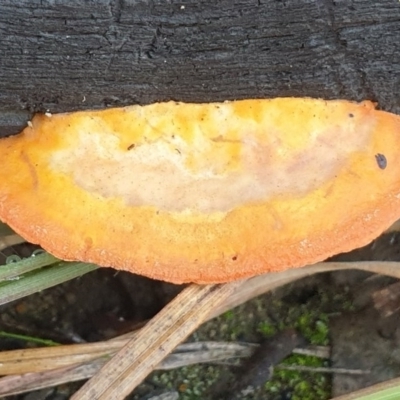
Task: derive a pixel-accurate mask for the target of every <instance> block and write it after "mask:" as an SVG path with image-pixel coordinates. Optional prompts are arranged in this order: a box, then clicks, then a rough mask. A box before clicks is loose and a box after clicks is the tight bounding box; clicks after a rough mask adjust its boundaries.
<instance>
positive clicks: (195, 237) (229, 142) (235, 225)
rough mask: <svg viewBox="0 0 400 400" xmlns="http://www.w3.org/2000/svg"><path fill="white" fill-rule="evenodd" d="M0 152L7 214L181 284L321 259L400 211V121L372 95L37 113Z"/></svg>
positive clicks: (27, 232)
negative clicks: (358, 100) (356, 100)
mask: <svg viewBox="0 0 400 400" xmlns="http://www.w3.org/2000/svg"><path fill="white" fill-rule="evenodd" d="M0 157H1V168H0V219H1V220H2V221H4V222H6V223H7V224H9V225H10V226H11V227H12V228H13V229H14V230H15V231H16V232H17V233H19V234H20V235H21V236H23V237H24V238H26V239H27V240H29V241H30V242H33V243H37V244H40V245H41V246H42V247H43V248H44V249H46V250H48V251H49V252H50V253H52V254H54V255H55V256H57V257H60V258H62V259H65V260H80V261H87V262H92V263H97V264H99V265H101V266H110V267H113V268H116V269H121V270H126V271H131V272H134V273H138V274H142V275H146V276H149V277H152V278H157V279H162V280H166V281H170V282H175V283H182V282H197V283H215V282H226V281H231V280H235V279H239V278H244V277H249V276H253V275H256V274H261V273H264V272H270V271H280V270H284V269H288V268H294V267H301V266H304V265H306V264H310V263H315V262H317V261H321V260H324V259H326V258H327V257H329V256H332V255H334V254H337V253H340V252H345V251H349V250H352V249H354V248H357V247H361V246H363V245H366V244H368V243H369V242H370V241H372V240H373V239H374V238H376V237H377V236H378V235H379V234H381V233H382V232H383V231H384V230H385V229H386V228H388V227H389V226H390V225H391V224H392V223H393V222H394V221H395V220H396V219H397V218H399V217H400V162H399V160H400V117H399V116H397V115H394V114H390V113H387V112H383V111H378V110H376V109H375V107H374V104H373V103H371V102H369V101H365V102H362V103H354V102H349V101H342V100H336V101H324V100H316V99H309V98H298V99H296V98H277V99H271V100H241V101H232V102H224V103H210V104H185V103H176V102H167V103H156V104H151V105H147V106H130V107H125V108H115V109H107V110H102V111H82V112H75V113H69V114H57V115H50V114H48V115H37V116H35V118H34V119H33V120H32V123H31V124H29V126H28V127H26V128H25V129H24V130H23V132H22V133H20V134H18V135H16V136H12V137H8V138H4V139H1V140H0Z"/></svg>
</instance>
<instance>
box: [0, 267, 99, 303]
mask: <svg viewBox="0 0 400 400" xmlns="http://www.w3.org/2000/svg"><path fill="white" fill-rule="evenodd" d="M97 268H98V267H97V266H96V265H94V264H86V263H80V262H72V263H67V262H60V263H59V264H57V265H54V266H50V267H45V268H42V269H40V270H38V271H33V272H31V273H29V274H28V275H23V276H21V277H20V279H18V280H14V281H6V282H4V281H3V283H2V284H0V305H1V304H6V303H9V302H10V301H14V300H17V299H20V298H22V297H25V296H29V295H30V294H33V293H36V292H39V291H41V290H44V289H47V288H49V287H52V286H56V285H58V284H60V283H63V282H66V281H68V280H71V279H73V278H76V277H78V276H81V275H84V274H86V273H88V272H91V271H94V270H95V269H97Z"/></svg>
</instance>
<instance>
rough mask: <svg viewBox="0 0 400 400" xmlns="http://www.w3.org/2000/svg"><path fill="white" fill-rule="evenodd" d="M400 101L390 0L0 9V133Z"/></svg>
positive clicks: (396, 15) (399, 15)
mask: <svg viewBox="0 0 400 400" xmlns="http://www.w3.org/2000/svg"><path fill="white" fill-rule="evenodd" d="M399 94H400V3H399V2H398V1H396V0H380V1H373V0H318V1H314V0H313V1H311V0H286V1H285V0H280V1H279V0H234V1H233V0H213V1H209V0H185V1H183V0H181V1H175V0H169V1H166V0H154V1H150V0H111V1H106V0H96V1H95V0H91V1H90V0H87V1H83V0H42V1H39V0H20V1H14V0H4V1H1V2H0V135H3V136H4V135H5V134H8V133H10V132H12V131H13V130H15V129H17V128H18V127H19V126H20V125H24V124H25V122H26V119H27V118H28V116H29V114H30V113H32V112H45V111H47V110H50V112H53V113H55V112H64V111H71V110H79V109H87V108H103V107H109V106H122V105H128V104H146V103H151V102H156V101H165V100H171V99H172V100H180V101H194V102H210V101H221V100H229V99H242V98H250V97H257V98H260V97H276V96H313V97H323V98H327V99H330V98H346V99H352V100H362V99H371V100H375V101H377V102H378V103H379V105H380V107H381V108H383V109H385V110H388V111H393V112H397V113H400V96H399ZM10 127H11V128H10Z"/></svg>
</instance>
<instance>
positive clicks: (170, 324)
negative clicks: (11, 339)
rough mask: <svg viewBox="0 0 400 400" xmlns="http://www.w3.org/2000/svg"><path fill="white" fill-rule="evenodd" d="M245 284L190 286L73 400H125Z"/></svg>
mask: <svg viewBox="0 0 400 400" xmlns="http://www.w3.org/2000/svg"><path fill="white" fill-rule="evenodd" d="M241 283H242V282H233V283H228V284H222V285H206V286H199V285H190V286H188V287H187V288H186V289H184V290H183V291H182V292H181V293H180V294H179V295H178V296H177V297H176V298H175V299H174V300H172V301H171V302H170V303H169V304H168V305H167V306H166V307H165V308H164V309H163V310H162V311H161V312H160V313H159V314H157V315H156V316H155V317H154V318H153V319H152V320H151V321H150V322H149V323H148V324H147V325H146V326H145V327H144V328H142V330H141V331H140V332H139V334H138V335H137V336H136V337H135V338H134V339H132V340H130V341H129V342H128V344H127V345H125V346H124V347H123V348H122V349H121V350H120V351H119V352H118V353H117V354H116V355H115V356H114V357H113V359H112V360H111V361H109V362H108V363H107V364H106V365H105V366H104V367H103V368H102V369H101V370H100V372H99V373H98V374H96V375H95V376H94V377H93V378H92V379H91V380H89V381H88V382H87V383H86V384H85V385H84V386H83V387H82V388H81V389H80V390H79V391H78V392H77V393H76V394H75V395H74V396H73V397H72V399H75V400H76V399H80V400H91V399H115V400H117V399H124V398H125V397H126V396H127V395H128V394H129V393H130V392H131V391H132V390H133V389H134V388H135V387H136V386H137V385H139V384H140V383H141V382H142V380H143V379H144V378H145V377H146V376H147V375H148V374H149V373H150V372H152V371H153V370H154V369H155V368H156V367H157V365H158V364H159V363H160V362H161V361H162V360H163V359H164V358H165V357H166V356H167V355H168V354H169V353H170V352H171V351H172V350H173V349H174V348H175V347H176V346H177V345H178V344H179V343H181V342H182V341H183V340H184V339H185V338H186V337H187V336H188V335H189V334H190V333H192V332H193V331H194V330H195V329H196V328H197V327H198V326H199V325H200V324H201V323H203V322H204V320H205V319H206V317H207V316H208V314H209V313H210V311H211V310H212V309H213V307H214V305H216V304H218V303H220V302H221V301H223V300H225V299H226V298H227V297H228V296H229V295H230V294H231V293H232V292H233V290H234V289H235V288H236V287H237V286H239V285H240V284H241Z"/></svg>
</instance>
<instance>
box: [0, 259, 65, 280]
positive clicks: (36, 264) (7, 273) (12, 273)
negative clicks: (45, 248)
mask: <svg viewBox="0 0 400 400" xmlns="http://www.w3.org/2000/svg"><path fill="white" fill-rule="evenodd" d="M56 262H60V260H59V259H58V258H56V257H54V256H52V255H51V254H49V253H43V254H39V255H37V256H32V257H29V258H25V259H23V260H21V261H17V262H14V263H10V264H6V265H2V266H0V281H5V280H10V279H13V278H16V277H17V276H19V275H22V274H26V273H27V272H31V271H33V270H35V269H38V268H42V267H45V266H47V265H50V264H54V263H56Z"/></svg>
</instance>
